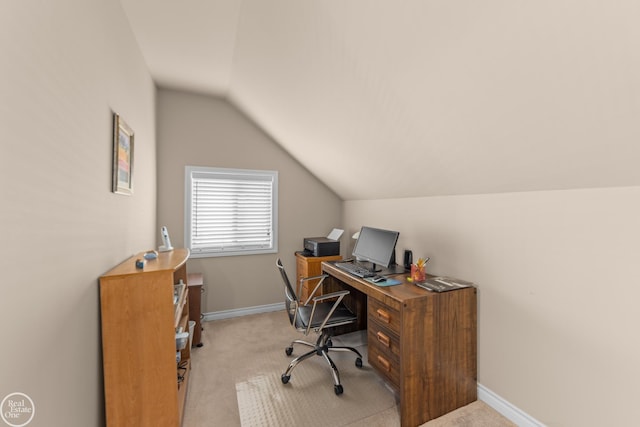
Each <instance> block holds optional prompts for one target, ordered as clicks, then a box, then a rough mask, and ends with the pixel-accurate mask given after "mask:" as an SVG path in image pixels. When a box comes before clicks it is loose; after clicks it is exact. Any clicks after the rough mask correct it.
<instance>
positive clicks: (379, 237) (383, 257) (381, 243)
mask: <svg viewBox="0 0 640 427" xmlns="http://www.w3.org/2000/svg"><path fill="white" fill-rule="evenodd" d="M399 235H400V233H399V232H397V231H390V230H382V229H379V228H372V227H366V226H365V227H362V228H361V229H360V235H359V236H358V240H357V241H356V245H355V246H354V247H353V253H352V255H353V256H354V257H356V260H357V261H368V262H370V263H372V264H373V267H372V269H371V271H372V272H375V271H376V265H381V266H383V267H384V268H387V267H389V263H390V262H391V259H392V258H393V255H394V254H395V249H396V242H397V241H398V236H399Z"/></svg>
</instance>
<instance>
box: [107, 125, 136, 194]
mask: <svg viewBox="0 0 640 427" xmlns="http://www.w3.org/2000/svg"><path fill="white" fill-rule="evenodd" d="M134 142H135V135H134V132H133V130H132V129H131V128H130V127H129V126H128V125H127V123H126V122H125V121H124V120H123V119H122V118H121V117H120V115H119V114H117V113H113V178H112V180H113V187H112V191H113V192H114V193H117V194H126V195H131V194H133V148H134Z"/></svg>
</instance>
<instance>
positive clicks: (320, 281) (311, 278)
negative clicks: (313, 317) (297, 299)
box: [298, 274, 329, 305]
mask: <svg viewBox="0 0 640 427" xmlns="http://www.w3.org/2000/svg"><path fill="white" fill-rule="evenodd" d="M327 277H329V275H328V274H320V275H319V276H311V277H301V278H300V283H299V285H298V295H300V287H302V283H304V282H308V281H309V280H315V279H320V280H319V281H318V283H317V284H316V286H315V288H313V291H311V292H310V293H309V296H308V297H307V299H306V301H305V302H304V304H303V305H307V304H309V301H311V298H313V296H314V295H315V294H316V292H317V291H318V289H319V288H320V285H322V282H324V279H326V278H327Z"/></svg>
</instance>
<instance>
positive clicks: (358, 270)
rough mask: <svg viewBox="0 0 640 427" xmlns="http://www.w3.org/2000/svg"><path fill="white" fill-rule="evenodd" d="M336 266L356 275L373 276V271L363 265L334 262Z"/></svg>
mask: <svg viewBox="0 0 640 427" xmlns="http://www.w3.org/2000/svg"><path fill="white" fill-rule="evenodd" d="M336 267H338V268H339V269H340V270H343V271H346V272H347V273H351V274H353V275H354V276H358V277H373V276H375V273H374V272H372V271H371V270H369V269H366V268H364V267H360V266H359V265H356V264H352V263H350V262H336Z"/></svg>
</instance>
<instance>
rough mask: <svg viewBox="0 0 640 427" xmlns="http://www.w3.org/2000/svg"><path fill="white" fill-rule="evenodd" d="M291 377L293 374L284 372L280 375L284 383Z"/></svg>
mask: <svg viewBox="0 0 640 427" xmlns="http://www.w3.org/2000/svg"><path fill="white" fill-rule="evenodd" d="M290 378H291V375H285V374H282V377H280V379H281V380H282V384H286V383H288V382H289V379H290ZM336 393H337V392H336Z"/></svg>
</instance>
